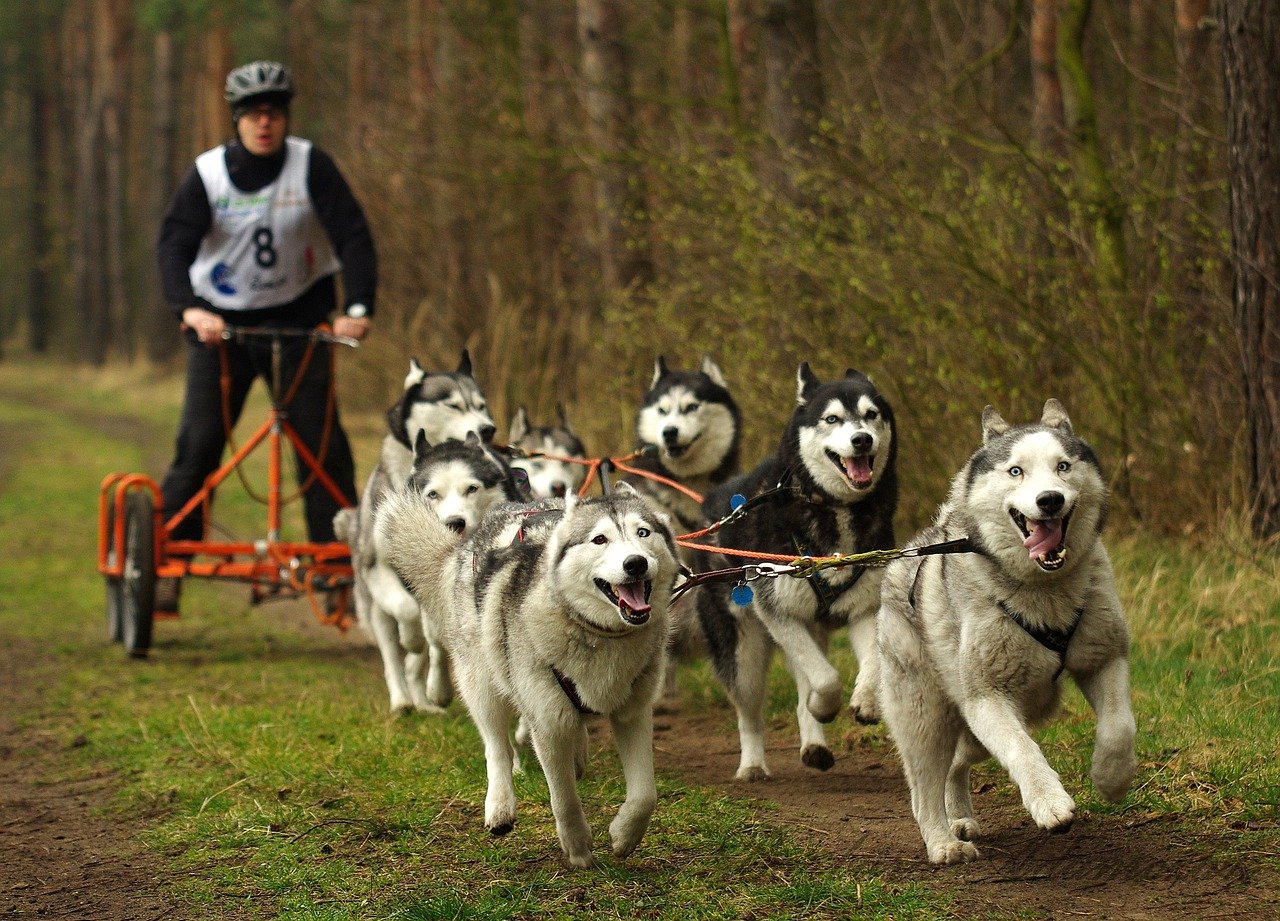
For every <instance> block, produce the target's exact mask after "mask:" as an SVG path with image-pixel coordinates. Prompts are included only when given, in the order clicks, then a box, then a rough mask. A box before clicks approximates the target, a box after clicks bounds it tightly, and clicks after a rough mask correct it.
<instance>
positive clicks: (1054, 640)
mask: <svg viewBox="0 0 1280 921" xmlns="http://www.w3.org/2000/svg"><path fill="white" fill-rule="evenodd" d="M966 542H967V538H966ZM960 552H964V553H973V552H977V550H976V548H974V547H973V546H972V544H969V546H967V547H966V548H965V549H964V550H962V551H960ZM924 563H925V561H924V560H921V561H920V564H919V565H918V566H916V575H915V578H914V579H912V580H911V590H910V591H909V592H907V605H908V606H909V607H910V608H911V611H912V613H915V610H916V594H917V592H918V590H919V587H920V576H921V574H922V573H923V572H924ZM939 565H940V566H942V568H943V570H944V571H943V573H942V578H944V579H945V578H946V572H945V570H946V566H947V561H946V558H945V557H944V558H943V560H942V562H941V563H940V564H939ZM996 604H997V605H998V606H999V608H1000V610H1001V611H1003V612H1004V614H1005V616H1006V617H1008V618H1009V619H1010V620H1011V621H1013V622H1014V623H1015V624H1017V625H1018V626H1019V627H1021V628H1022V630H1023V632H1024V633H1026V634H1027V636H1029V637H1031V638H1032V639H1033V640H1035V641H1036V642H1037V643H1039V644H1040V645H1041V646H1043V647H1044V648H1045V649H1047V650H1049V651H1050V652H1052V653H1053V654H1054V655H1056V656H1057V657H1058V670H1057V671H1056V672H1054V673H1053V680H1054V681H1057V680H1058V679H1059V678H1060V677H1061V676H1062V673H1063V671H1065V670H1066V667H1067V647H1068V646H1070V645H1071V638H1072V637H1073V636H1075V633H1076V627H1078V626H1080V619H1081V618H1082V617H1084V608H1082V607H1081V608H1076V610H1075V613H1074V615H1073V617H1072V619H1071V626H1069V627H1067V628H1066V629H1065V630H1053V629H1050V628H1049V627H1036V626H1032V624H1030V623H1029V622H1028V621H1027V619H1026V618H1025V617H1023V616H1022V615H1021V614H1019V613H1018V612H1017V611H1015V610H1014V609H1013V608H1011V607H1010V606H1009V602H1007V601H1004V600H1003V599H997V600H996Z"/></svg>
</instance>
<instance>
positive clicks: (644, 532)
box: [636, 528, 649, 537]
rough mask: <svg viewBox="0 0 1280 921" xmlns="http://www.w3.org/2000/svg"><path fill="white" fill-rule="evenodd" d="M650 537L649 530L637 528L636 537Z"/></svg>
mask: <svg viewBox="0 0 1280 921" xmlns="http://www.w3.org/2000/svg"><path fill="white" fill-rule="evenodd" d="M648 536H649V529H648V528H636V537H648Z"/></svg>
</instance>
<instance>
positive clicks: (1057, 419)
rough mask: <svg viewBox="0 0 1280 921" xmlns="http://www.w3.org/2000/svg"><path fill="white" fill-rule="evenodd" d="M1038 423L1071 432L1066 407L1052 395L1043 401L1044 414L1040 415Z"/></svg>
mask: <svg viewBox="0 0 1280 921" xmlns="http://www.w3.org/2000/svg"><path fill="white" fill-rule="evenodd" d="M1040 424H1041V425H1047V426H1048V427H1049V428H1051V429H1061V430H1062V431H1064V432H1066V433H1067V434H1068V435H1070V434H1071V419H1070V418H1069V417H1068V416H1067V408H1066V407H1065V406H1063V405H1062V404H1061V403H1059V402H1058V401H1057V400H1055V399H1054V398H1053V397H1050V398H1049V399H1047V400H1045V401H1044V414H1043V415H1041V416H1040Z"/></svg>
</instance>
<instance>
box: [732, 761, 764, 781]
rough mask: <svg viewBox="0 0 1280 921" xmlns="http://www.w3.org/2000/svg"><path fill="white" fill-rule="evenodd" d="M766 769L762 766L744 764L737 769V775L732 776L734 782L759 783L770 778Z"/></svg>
mask: <svg viewBox="0 0 1280 921" xmlns="http://www.w3.org/2000/svg"><path fill="white" fill-rule="evenodd" d="M772 776H773V775H771V774H770V773H769V771H768V769H767V768H766V767H765V766H764V765H763V764H744V765H743V766H742V767H740V768H738V773H736V774H734V775H733V779H734V780H745V781H746V782H747V783H759V782H760V781H763V780H768V779H769V778H770V777H772Z"/></svg>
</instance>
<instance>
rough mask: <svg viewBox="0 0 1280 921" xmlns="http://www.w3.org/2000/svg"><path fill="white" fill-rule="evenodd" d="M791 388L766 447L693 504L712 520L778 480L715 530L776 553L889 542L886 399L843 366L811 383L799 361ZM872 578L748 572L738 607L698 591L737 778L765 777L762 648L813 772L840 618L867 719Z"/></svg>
mask: <svg viewBox="0 0 1280 921" xmlns="http://www.w3.org/2000/svg"><path fill="white" fill-rule="evenodd" d="M796 398H797V403H798V405H797V406H796V409H795V411H794V412H793V413H792V415H791V420H790V422H789V423H788V425H787V428H786V431H785V432H784V434H783V436H782V443H781V445H780V446H779V448H778V451H777V453H776V454H774V455H772V456H770V457H768V458H766V459H765V460H764V461H762V462H761V464H760V466H758V467H757V468H756V469H755V470H753V471H751V472H750V473H748V474H745V475H743V476H741V477H737V478H735V479H732V480H730V481H728V482H727V483H724V484H723V485H721V486H719V487H717V488H716V489H715V490H713V491H712V492H711V494H710V495H709V496H707V499H706V502H705V503H704V504H703V508H704V509H705V511H706V514H707V517H708V518H709V519H711V520H717V519H719V518H722V517H723V516H725V515H727V514H728V512H729V509H730V498H731V497H732V496H733V495H734V494H735V493H737V494H741V495H743V496H745V497H746V498H748V499H751V498H753V497H755V496H759V495H761V494H763V493H766V492H769V491H770V490H773V488H774V487H777V486H779V484H781V485H782V487H783V488H782V489H779V490H777V491H774V492H771V493H770V494H771V495H772V496H773V498H772V500H770V501H768V502H767V504H765V505H763V506H760V507H757V508H755V509H753V510H751V511H750V512H748V513H747V514H746V515H745V516H744V517H742V518H740V519H738V520H737V521H735V522H733V523H731V524H729V525H726V526H725V527H724V528H722V529H721V530H720V532H719V533H718V534H717V535H716V539H717V541H718V543H719V544H720V546H723V547H734V548H738V549H742V550H758V551H763V552H767V553H778V554H785V555H787V556H827V555H833V554H837V553H852V552H863V551H867V550H883V549H888V548H891V547H892V546H893V540H894V538H893V514H894V510H895V509H896V507H897V502H898V481H897V473H896V471H895V469H894V465H895V457H896V453H897V448H896V440H895V438H894V427H893V410H892V408H891V407H890V406H889V403H888V402H887V401H886V400H885V398H884V397H883V396H882V395H881V394H880V393H879V391H877V390H876V388H875V385H874V384H872V383H871V380H870V378H868V377H867V376H866V375H864V374H862V373H860V372H858V371H853V370H849V371H846V372H845V376H844V377H843V378H840V379H838V380H835V381H830V382H828V383H822V382H820V381H819V380H818V378H817V377H815V376H814V374H813V372H812V371H811V370H810V369H809V363H808V362H804V363H802V364H801V365H800V368H799V371H798V373H797V397H796ZM726 565H727V564H726ZM880 579H881V572H880V571H879V570H874V569H857V568H846V569H835V570H831V571H829V572H824V573H817V574H815V575H814V576H812V577H810V578H808V579H804V580H800V579H794V578H790V577H782V578H777V579H773V580H760V581H757V582H755V583H754V599H753V600H752V601H751V602H750V603H749V604H747V605H746V606H744V607H738V606H737V605H735V604H732V603H731V602H730V587H729V586H728V585H718V586H717V585H708V586H704V587H703V588H702V589H700V590H699V592H698V619H699V621H700V623H701V625H702V629H703V634H704V636H705V638H706V642H707V646H708V648H709V649H710V651H711V656H712V661H713V662H714V664H715V669H716V673H717V674H718V675H719V677H720V679H721V680H722V681H723V683H724V685H725V687H726V689H727V690H728V692H729V697H730V698H731V699H732V701H733V704H734V707H735V708H736V709H737V711H738V732H739V736H740V739H741V746H742V753H741V760H740V763H739V765H738V771H737V775H736V776H737V778H738V779H739V780H762V779H764V778H766V777H768V776H769V769H768V766H767V765H766V764H765V757H764V705H765V691H766V679H767V676H768V672H769V662H770V660H771V659H772V655H773V649H774V646H778V647H780V648H781V649H782V652H783V655H784V656H785V658H786V664H787V667H788V669H790V671H791V673H792V675H793V676H794V677H795V680H796V690H797V691H798V692H799V702H798V705H797V707H796V716H797V717H798V719H799V722H800V747H801V756H800V757H801V760H802V761H803V762H804V763H805V764H806V765H808V766H809V767H812V768H817V769H819V770H824V771H825V770H827V769H829V768H830V767H831V766H832V764H834V763H835V759H834V757H833V756H832V754H831V749H830V748H828V747H827V743H826V739H825V738H824V736H823V731H822V726H821V724H822V723H826V722H830V721H831V720H833V719H834V718H835V716H836V713H837V711H838V710H839V708H840V694H841V685H840V676H839V674H837V673H836V670H835V668H833V667H832V665H831V663H830V662H829V661H828V660H827V655H826V649H827V641H828V639H829V637H830V635H831V633H832V632H833V631H834V630H835V629H837V628H838V627H841V626H843V625H845V624H846V623H847V624H849V626H850V637H851V640H852V643H853V647H854V651H855V653H856V654H857V657H858V664H859V670H858V678H857V683H856V685H855V690H854V694H853V704H852V705H853V707H854V713H855V715H857V716H858V718H859V719H860V720H863V721H874V720H876V719H878V712H877V705H876V685H877V683H878V680H879V679H878V676H877V656H876V649H875V618H874V615H875V612H876V609H877V607H878V606H879V602H880Z"/></svg>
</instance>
